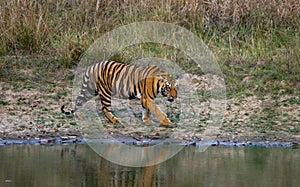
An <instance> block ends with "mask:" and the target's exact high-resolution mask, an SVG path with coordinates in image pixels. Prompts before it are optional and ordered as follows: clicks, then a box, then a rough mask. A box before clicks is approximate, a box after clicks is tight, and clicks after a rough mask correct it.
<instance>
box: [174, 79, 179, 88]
mask: <svg viewBox="0 0 300 187" xmlns="http://www.w3.org/2000/svg"><path fill="white" fill-rule="evenodd" d="M178 85H179V80H178V79H175V82H174V86H175V87H177V86H178Z"/></svg>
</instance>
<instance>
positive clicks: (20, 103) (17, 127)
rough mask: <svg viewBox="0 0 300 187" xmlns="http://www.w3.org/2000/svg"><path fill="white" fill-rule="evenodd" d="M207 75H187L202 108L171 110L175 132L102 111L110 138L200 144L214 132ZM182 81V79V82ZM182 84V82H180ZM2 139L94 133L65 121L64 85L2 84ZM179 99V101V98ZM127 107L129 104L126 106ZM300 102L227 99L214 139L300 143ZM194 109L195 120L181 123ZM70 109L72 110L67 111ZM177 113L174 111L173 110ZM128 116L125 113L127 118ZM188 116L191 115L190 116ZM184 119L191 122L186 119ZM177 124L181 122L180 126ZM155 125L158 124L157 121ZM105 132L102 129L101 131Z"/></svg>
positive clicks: (67, 94)
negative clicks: (113, 119) (111, 118)
mask: <svg viewBox="0 0 300 187" xmlns="http://www.w3.org/2000/svg"><path fill="white" fill-rule="evenodd" d="M210 78H211V77H209V76H208V75H204V76H195V75H190V74H186V75H185V76H184V78H183V79H184V81H186V83H185V82H183V84H190V85H192V87H193V88H195V90H197V93H198V94H199V98H198V106H197V105H194V104H193V103H192V102H191V103H190V104H189V105H185V106H183V105H181V110H178V111H179V112H178V111H177V114H178V115H179V116H178V115H177V116H176V115H175V117H174V114H173V116H172V110H168V108H163V106H162V108H163V109H165V110H167V114H168V115H169V116H170V119H171V121H175V122H174V124H173V126H172V128H165V127H160V126H159V125H158V124H157V123H155V122H154V123H153V124H151V125H145V124H143V123H140V122H139V123H136V122H133V123H128V124H125V125H123V126H122V125H115V124H111V123H109V122H107V120H106V119H105V118H104V117H103V115H102V113H101V112H100V114H99V116H100V119H101V125H102V126H103V127H104V132H105V133H106V134H109V135H115V136H124V137H133V138H135V139H139V138H141V139H142V138H145V137H147V138H150V139H163V138H165V137H170V136H171V137H175V138H177V139H181V140H197V141H200V140H202V139H203V138H204V137H205V136H207V129H211V128H210V122H211V121H210V115H211V112H210V110H211V107H210V102H211V100H210V98H209V95H207V94H206V93H207V90H209V86H208V85H207V81H205V80H207V79H210ZM182 81H183V80H182ZM182 81H181V82H182ZM0 89H1V94H0V108H1V113H0V140H7V139H36V140H41V139H44V138H47V137H60V138H62V139H72V138H76V137H78V138H82V137H85V136H86V134H87V133H88V132H90V131H92V129H91V128H90V126H89V125H87V124H81V122H80V120H79V121H78V120H76V119H75V118H74V117H66V116H65V115H63V114H62V113H61V112H60V107H61V105H62V104H67V106H71V98H72V87H71V86H68V83H66V81H59V82H56V84H52V85H48V86H46V89H45V86H44V87H38V86H35V85H33V86H32V85H31V84H30V83H28V82H27V83H26V82H25V83H23V85H22V86H16V85H14V84H11V83H8V82H0ZM179 97H180V96H179ZM126 102H127V101H126ZM299 103H300V98H299V96H295V95H281V96H272V95H253V94H251V95H247V96H245V95H243V96H239V97H236V98H227V99H226V109H225V110H224V114H222V116H223V119H222V120H223V121H222V124H220V128H219V129H217V130H216V131H215V133H212V134H210V135H209V136H212V137H214V138H217V139H218V140H219V141H225V142H226V141H227V142H249V141H266V142H274V141H276V142H300V104H299ZM133 106H134V107H133V109H132V110H133V114H132V115H133V116H135V118H136V119H138V118H140V117H141V112H142V111H141V107H140V106H139V102H136V103H135V104H133ZM190 107H193V108H194V109H193V111H192V112H194V113H195V115H194V118H196V119H193V117H190V118H191V119H189V120H185V121H181V123H179V122H178V119H179V121H180V118H181V117H180V115H181V116H185V114H186V113H188V112H189V109H187V108H190ZM67 109H70V107H67ZM173 111H174V110H173ZM125 114H126V113H125ZM187 116H188V115H187ZM184 118H185V119H187V118H189V117H186V116H185V117H184ZM136 119H135V120H136ZM176 120H177V122H176ZM154 121H155V119H154ZM102 131H103V129H102Z"/></svg>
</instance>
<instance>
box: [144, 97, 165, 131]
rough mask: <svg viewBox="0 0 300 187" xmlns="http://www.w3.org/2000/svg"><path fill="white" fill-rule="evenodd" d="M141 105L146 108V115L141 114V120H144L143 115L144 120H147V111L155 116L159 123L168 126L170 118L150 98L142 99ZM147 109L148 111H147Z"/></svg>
mask: <svg viewBox="0 0 300 187" xmlns="http://www.w3.org/2000/svg"><path fill="white" fill-rule="evenodd" d="M142 105H143V107H144V108H145V110H146V112H145V113H146V114H147V115H145V114H144V115H143V121H145V117H146V120H149V111H150V112H151V113H152V114H153V115H155V116H156V118H157V120H158V121H159V122H160V124H161V125H163V126H169V125H170V120H169V118H168V116H167V115H166V114H165V113H163V112H162V111H161V110H160V109H159V107H158V106H157V105H155V104H154V103H153V101H152V100H150V99H142ZM147 111H148V112H147Z"/></svg>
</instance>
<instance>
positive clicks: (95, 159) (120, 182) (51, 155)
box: [0, 144, 300, 187]
mask: <svg viewBox="0 0 300 187" xmlns="http://www.w3.org/2000/svg"><path fill="white" fill-rule="evenodd" d="M196 149H197V148H195V147H185V148H184V149H183V150H182V151H181V152H179V153H178V154H177V155H175V156H174V157H172V158H171V159H169V160H168V161H166V162H164V163H162V164H159V165H155V166H151V167H143V168H134V167H123V166H120V165H116V164H113V163H111V162H109V161H107V160H105V159H102V158H101V157H99V156H98V155H97V154H96V153H95V152H93V151H92V150H91V149H90V148H89V147H88V145H84V144H83V145H82V144H69V145H55V146H41V145H8V146H0V186H32V187H35V186H180V187H181V186H183V187H184V186H187V187H190V186H197V187H198V186H272V187H273V186H274V187H276V186H280V187H281V186H300V150H299V149H291V148H289V147H269V148H263V147H222V146H219V147H210V148H208V149H207V150H206V151H205V152H197V151H196Z"/></svg>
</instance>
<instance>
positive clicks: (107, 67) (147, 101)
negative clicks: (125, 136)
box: [61, 61, 177, 126]
mask: <svg viewBox="0 0 300 187" xmlns="http://www.w3.org/2000/svg"><path fill="white" fill-rule="evenodd" d="M158 93H161V94H162V95H163V96H164V97H166V98H167V100H168V101H170V102H173V101H174V100H175V99H176V98H177V89H176V83H175V79H174V78H173V77H172V76H170V74H169V73H167V72H165V71H162V70H160V69H159V68H158V67H157V66H146V67H144V66H138V65H130V64H129V65H126V64H124V63H121V62H116V61H102V62H98V63H96V64H94V65H92V66H90V67H88V68H87V70H86V71H85V74H84V76H83V83H82V86H81V91H80V95H79V96H78V97H77V99H76V102H75V108H74V110H71V111H70V112H67V111H65V110H64V105H63V106H62V107H61V112H62V113H64V114H66V115H71V114H74V113H76V111H77V110H78V109H79V107H80V106H82V105H83V104H84V103H86V102H87V101H88V100H89V99H91V98H92V97H94V96H96V95H99V97H100V101H101V105H102V112H103V113H104V115H105V116H106V118H107V119H108V120H109V121H110V122H113V123H117V122H120V120H119V119H118V118H117V117H115V116H114V115H113V114H112V111H111V98H112V96H116V95H117V96H118V97H120V98H123V99H134V98H138V99H140V102H141V104H142V107H143V115H142V120H143V122H145V123H149V122H150V121H151V120H150V118H149V113H150V112H151V113H152V114H154V116H156V118H157V119H158V121H159V122H160V124H161V125H163V126H169V124H170V120H169V118H168V116H167V115H166V114H165V113H163V112H162V111H161V110H160V109H159V107H158V106H157V105H155V103H154V101H153V100H154V99H155V98H156V96H157V95H158Z"/></svg>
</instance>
